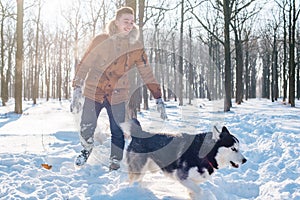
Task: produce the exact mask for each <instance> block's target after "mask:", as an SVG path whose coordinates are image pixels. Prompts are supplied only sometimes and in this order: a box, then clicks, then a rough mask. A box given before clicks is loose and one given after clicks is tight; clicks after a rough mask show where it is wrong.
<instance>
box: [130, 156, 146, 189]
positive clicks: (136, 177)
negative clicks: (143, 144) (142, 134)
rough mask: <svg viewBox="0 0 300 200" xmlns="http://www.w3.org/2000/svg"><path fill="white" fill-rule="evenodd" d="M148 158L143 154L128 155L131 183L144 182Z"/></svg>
mask: <svg viewBox="0 0 300 200" xmlns="http://www.w3.org/2000/svg"><path fill="white" fill-rule="evenodd" d="M146 162H147V157H146V156H145V155H143V154H139V153H133V152H129V153H128V154H127V164H128V176H129V183H130V184H132V183H134V182H140V181H142V179H143V177H144V175H145V170H144V167H145V164H146Z"/></svg>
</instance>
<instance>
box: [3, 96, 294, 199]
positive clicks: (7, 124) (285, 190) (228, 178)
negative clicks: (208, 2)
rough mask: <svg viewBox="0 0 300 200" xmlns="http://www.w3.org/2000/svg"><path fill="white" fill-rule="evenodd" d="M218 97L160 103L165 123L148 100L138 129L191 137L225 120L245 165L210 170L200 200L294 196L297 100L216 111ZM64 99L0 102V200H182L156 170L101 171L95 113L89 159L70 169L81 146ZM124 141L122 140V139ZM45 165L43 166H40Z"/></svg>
mask: <svg viewBox="0 0 300 200" xmlns="http://www.w3.org/2000/svg"><path fill="white" fill-rule="evenodd" d="M222 104H223V103H222V101H213V102H210V101H207V100H202V99H197V100H194V101H193V105H187V104H185V105H184V106H182V107H178V106H177V104H176V102H173V101H170V102H167V108H166V111H167V114H168V117H169V119H168V121H162V120H161V119H159V113H157V112H156V110H155V102H154V101H153V102H151V105H150V106H151V107H150V110H148V111H144V110H143V111H142V112H141V113H139V114H138V119H139V120H140V122H141V124H142V126H143V129H145V130H148V131H153V132H165V133H172V134H175V133H180V132H186V133H190V134H196V133H200V132H206V131H210V130H211V129H212V126H213V125H218V127H221V126H223V125H226V126H227V127H228V129H229V130H230V132H231V133H232V134H234V135H235V136H237V138H238V139H239V140H240V143H241V149H242V152H243V154H244V155H245V157H246V158H247V159H248V161H247V163H246V164H244V165H242V166H241V167H240V168H238V169H234V168H226V169H221V170H219V171H217V172H216V173H215V174H214V176H213V178H212V179H211V180H210V181H207V182H205V183H203V184H201V185H199V187H201V188H202V191H203V195H202V199H218V200H219V199H220V200H226V199H231V200H232V199H236V200H240V199H256V200H264V199H273V200H282V199H289V200H290V199H295V200H296V199H300V145H299V144H300V109H299V107H297V106H299V105H300V102H299V101H297V102H296V108H291V107H290V106H289V105H284V104H283V103H282V102H281V101H278V102H274V103H272V102H271V101H270V100H267V99H251V100H249V101H245V102H244V103H243V104H241V105H236V104H234V102H233V108H232V109H231V111H230V112H227V113H223V112H222V106H221V105H222ZM69 105H70V102H69V101H67V100H65V101H62V102H59V101H57V100H51V101H48V102H46V101H44V100H40V103H39V104H37V105H32V103H31V102H24V104H23V108H24V113H23V114H22V115H17V114H14V113H13V109H14V103H13V101H10V102H9V103H8V106H6V107H0V141H1V142H0V198H1V199H7V200H8V199H72V200H73V199H74V200H76V199H105V200H106V199H118V200H123V199H124V200H125V199H126V200H127V199H131V200H132V199H133V200H134V199H138V200H152V199H153V200H155V199H164V200H171V199H172V200H173V199H176V200H179V199H180V200H182V199H188V198H189V196H188V193H187V191H186V189H185V188H184V187H183V186H181V185H180V184H179V183H177V182H176V181H174V180H172V179H169V178H167V177H165V176H164V175H163V174H162V173H161V172H157V173H153V174H151V173H149V174H146V176H145V178H144V181H143V183H142V184H136V183H135V184H133V185H129V184H128V180H127V173H126V164H125V163H124V162H122V163H121V169H120V170H119V171H113V172H109V171H108V167H107V164H108V157H109V152H110V148H109V144H110V137H109V123H108V120H107V116H106V112H102V113H101V115H100V118H99V120H98V124H99V127H98V128H97V131H96V138H97V143H96V147H95V148H94V151H93V153H92V155H91V156H90V159H89V161H88V164H87V165H86V166H84V167H83V168H75V167H74V164H73V162H74V159H75V157H76V156H77V154H78V153H79V152H80V150H81V145H80V144H79V138H78V117H79V115H74V114H72V113H70V112H69ZM127 145H128V140H127ZM44 163H45V164H49V165H52V168H51V169H50V170H48V169H45V168H43V167H42V166H41V164H44Z"/></svg>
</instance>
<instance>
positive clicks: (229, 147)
mask: <svg viewBox="0 0 300 200" xmlns="http://www.w3.org/2000/svg"><path fill="white" fill-rule="evenodd" d="M217 132H218V131H217ZM218 137H219V138H218V141H217V143H216V146H217V154H216V156H215V159H216V162H217V164H218V168H224V167H227V166H232V167H234V168H238V167H239V166H240V165H241V164H244V163H245V162H246V161H247V159H246V158H245V157H244V156H243V155H242V153H241V152H240V149H239V140H238V139H237V138H236V137H234V136H233V135H232V134H230V132H229V131H228V129H227V128H226V127H225V126H223V128H222V132H219V134H218Z"/></svg>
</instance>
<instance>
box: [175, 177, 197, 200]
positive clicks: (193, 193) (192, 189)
mask: <svg viewBox="0 0 300 200" xmlns="http://www.w3.org/2000/svg"><path fill="white" fill-rule="evenodd" d="M180 183H181V184H182V185H184V186H185V187H186V188H187V189H188V191H189V194H190V197H191V199H193V200H196V199H200V198H201V196H202V190H201V188H200V187H199V186H198V185H197V184H196V183H195V182H194V181H192V180H190V179H184V180H180Z"/></svg>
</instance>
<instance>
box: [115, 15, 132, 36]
mask: <svg viewBox="0 0 300 200" xmlns="http://www.w3.org/2000/svg"><path fill="white" fill-rule="evenodd" d="M133 25H134V16H133V15H132V14H122V15H121V16H120V17H119V18H118V19H116V26H117V27H118V29H119V33H124V34H126V35H127V34H129V32H130V31H131V30H132V28H133Z"/></svg>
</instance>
